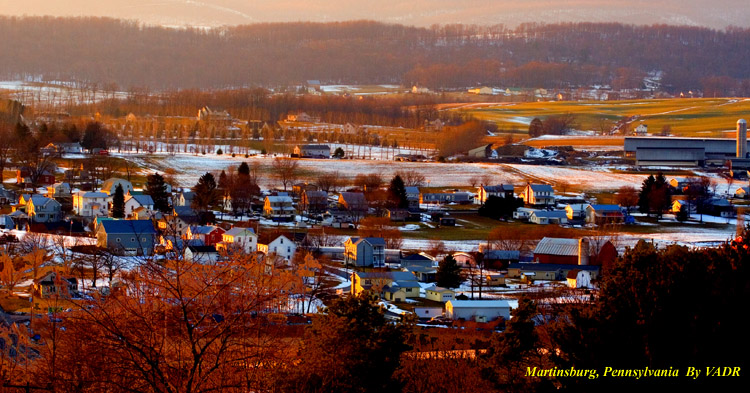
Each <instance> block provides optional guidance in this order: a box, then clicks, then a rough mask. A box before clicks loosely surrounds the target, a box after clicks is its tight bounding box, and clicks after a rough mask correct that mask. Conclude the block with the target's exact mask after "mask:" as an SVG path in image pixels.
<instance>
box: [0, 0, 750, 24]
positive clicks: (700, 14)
mask: <svg viewBox="0 0 750 393" xmlns="http://www.w3.org/2000/svg"><path fill="white" fill-rule="evenodd" d="M0 14H3V15H54V16H109V17H114V18H124V19H134V20H139V21H142V22H145V23H149V24H159V25H168V26H185V25H189V26H211V27H214V26H222V25H238V24H249V23H258V22H288V21H315V22H330V21H341V20H353V19H373V20H378V21H383V22H391V23H401V24H407V25H417V26H430V25H432V24H436V23H437V24H446V23H466V24H498V23H502V24H505V25H508V26H516V25H518V24H519V23H522V22H562V21H590V22H624V23H635V24H653V23H666V24H687V25H696V26H709V27H714V28H724V27H726V26H729V25H734V26H742V27H750V3H748V0H648V1H647V0H558V1H550V0H411V1H395V0H0Z"/></svg>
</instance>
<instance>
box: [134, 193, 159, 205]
mask: <svg viewBox="0 0 750 393" xmlns="http://www.w3.org/2000/svg"><path fill="white" fill-rule="evenodd" d="M130 199H135V201H136V202H138V204H140V205H141V206H147V205H153V204H154V199H153V198H151V195H132V196H131V197H130Z"/></svg>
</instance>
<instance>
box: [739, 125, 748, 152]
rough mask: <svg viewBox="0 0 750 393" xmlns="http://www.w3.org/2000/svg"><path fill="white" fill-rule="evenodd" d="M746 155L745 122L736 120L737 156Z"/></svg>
mask: <svg viewBox="0 0 750 393" xmlns="http://www.w3.org/2000/svg"><path fill="white" fill-rule="evenodd" d="M746 157H747V122H746V121H745V119H739V120H737V158H746Z"/></svg>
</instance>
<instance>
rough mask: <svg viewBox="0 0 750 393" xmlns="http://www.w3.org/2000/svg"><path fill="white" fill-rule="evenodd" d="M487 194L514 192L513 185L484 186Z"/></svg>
mask: <svg viewBox="0 0 750 393" xmlns="http://www.w3.org/2000/svg"><path fill="white" fill-rule="evenodd" d="M482 188H484V190H485V191H487V192H506V191H513V185H512V184H498V185H496V186H482Z"/></svg>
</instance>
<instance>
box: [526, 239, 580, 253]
mask: <svg viewBox="0 0 750 393" xmlns="http://www.w3.org/2000/svg"><path fill="white" fill-rule="evenodd" d="M534 254H548V255H565V256H578V239H558V238H553V237H545V238H544V239H542V240H540V241H539V244H537V245H536V248H535V249H534Z"/></svg>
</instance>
